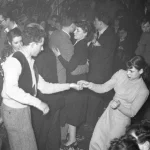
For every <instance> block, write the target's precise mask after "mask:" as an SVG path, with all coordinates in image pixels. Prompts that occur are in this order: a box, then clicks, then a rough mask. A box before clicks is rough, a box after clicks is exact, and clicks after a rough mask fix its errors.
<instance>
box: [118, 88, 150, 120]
mask: <svg viewBox="0 0 150 150" xmlns="http://www.w3.org/2000/svg"><path fill="white" fill-rule="evenodd" d="M148 95H149V91H148V90H142V91H139V93H138V94H137V96H136V98H135V100H134V101H133V103H132V104H131V107H130V108H126V107H124V106H123V105H122V104H120V106H119V107H118V110H119V111H120V112H122V113H123V114H124V115H126V116H128V117H134V116H135V115H136V114H137V112H138V111H139V110H140V108H141V107H142V106H143V104H144V103H145V101H146V100H147V97H148Z"/></svg>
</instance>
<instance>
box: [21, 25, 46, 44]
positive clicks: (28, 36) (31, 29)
mask: <svg viewBox="0 0 150 150" xmlns="http://www.w3.org/2000/svg"><path fill="white" fill-rule="evenodd" d="M44 37H45V31H44V30H43V29H42V28H41V27H40V25H33V26H27V27H25V29H24V31H23V33H22V41H23V44H24V45H29V44H30V43H32V42H35V43H40V42H41V39H42V38H44Z"/></svg>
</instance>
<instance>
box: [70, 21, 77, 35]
mask: <svg viewBox="0 0 150 150" xmlns="http://www.w3.org/2000/svg"><path fill="white" fill-rule="evenodd" d="M75 29H76V25H75V24H74V23H72V24H71V25H70V33H73V32H74V31H75Z"/></svg>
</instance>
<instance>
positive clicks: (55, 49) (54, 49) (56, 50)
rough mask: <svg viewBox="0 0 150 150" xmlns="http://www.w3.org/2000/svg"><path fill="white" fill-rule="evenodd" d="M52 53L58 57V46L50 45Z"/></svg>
mask: <svg viewBox="0 0 150 150" xmlns="http://www.w3.org/2000/svg"><path fill="white" fill-rule="evenodd" d="M51 49H52V51H53V53H54V54H55V56H56V57H58V56H59V55H61V53H60V51H59V49H58V48H55V47H52V48H51Z"/></svg>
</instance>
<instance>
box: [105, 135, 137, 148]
mask: <svg viewBox="0 0 150 150" xmlns="http://www.w3.org/2000/svg"><path fill="white" fill-rule="evenodd" d="M108 150H140V149H139V147H138V145H137V144H136V142H135V139H134V138H132V137H131V136H122V137H121V138H116V139H114V140H112V141H111V144H110V147H109V149H108Z"/></svg>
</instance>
